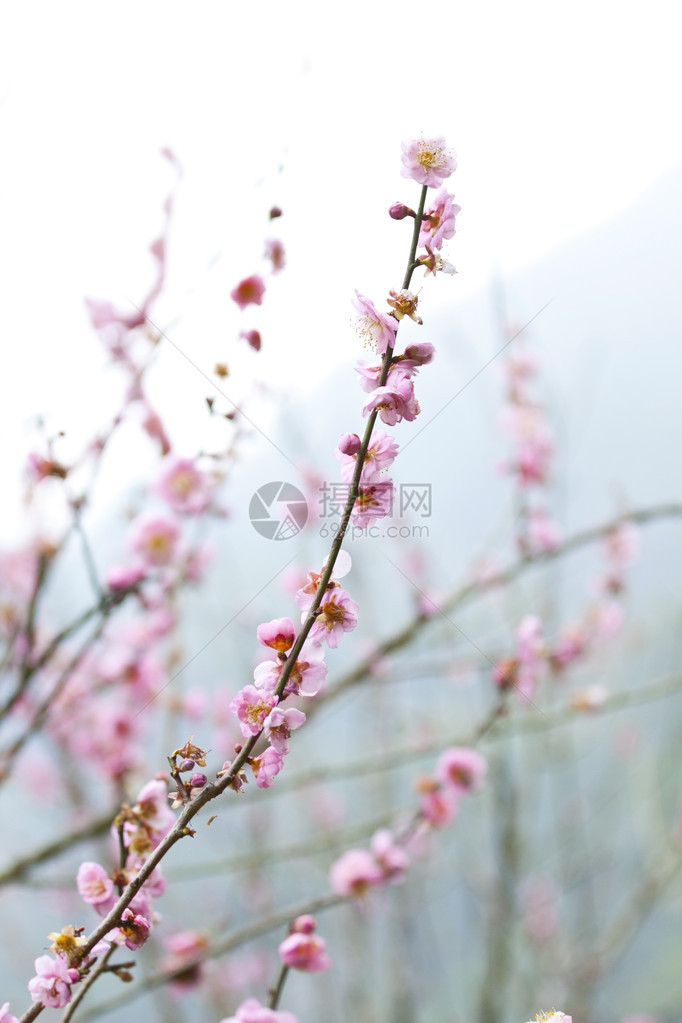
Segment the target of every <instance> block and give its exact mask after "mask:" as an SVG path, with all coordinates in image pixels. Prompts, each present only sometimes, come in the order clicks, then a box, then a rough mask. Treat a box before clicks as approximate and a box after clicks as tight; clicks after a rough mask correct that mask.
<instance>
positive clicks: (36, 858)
mask: <svg viewBox="0 0 682 1023" xmlns="http://www.w3.org/2000/svg"><path fill="white" fill-rule="evenodd" d="M119 809H120V807H119V806H118V805H117V806H115V807H112V809H111V810H109V811H108V812H107V813H106V814H103V815H102V816H101V817H96V818H95V820H93V821H90V823H89V824H85V825H84V826H83V827H82V828H78V829H76V830H75V831H71V832H69V834H67V835H62V837H61V838H58V839H57V840H56V841H54V842H50V843H49V844H48V845H44V846H43V847H42V849H37V850H36V851H35V852H33V853H29V855H28V856H25V857H24V858H23V859H21V860H17V862H16V863H14V864H12V866H11V867H7V868H6V869H5V870H3V871H2V873H0V885H4V884H12V883H13V882H15V881H21V880H22V879H23V878H24V877H25V876H26V874H27V873H28V872H29V870H31V869H32V868H33V867H36V866H38V864H40V863H45V862H46V861H47V860H51V859H52V858H53V857H55V856H59V854H60V853H63V852H65V851H66V850H67V849H70V848H71V847H72V846H74V845H78V843H79V842H86V841H88V839H90V838H99V837H100V836H101V835H105V834H106V833H107V832H108V830H109V828H110V827H111V822H112V821H113V819H114V817H115V816H116V814H117V813H118V811H119Z"/></svg>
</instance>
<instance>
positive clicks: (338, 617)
mask: <svg viewBox="0 0 682 1023" xmlns="http://www.w3.org/2000/svg"><path fill="white" fill-rule="evenodd" d="M358 610H359V609H358V605H357V604H356V603H355V601H354V600H351V598H350V596H349V594H348V593H346V591H345V590H343V589H341V587H340V586H337V587H336V588H335V589H333V590H332V591H331V592H329V591H328V592H327V593H326V594H325V596H324V598H323V600H322V603H321V604H320V609H319V611H318V612H317V617H316V619H315V621H314V622H313V627H312V628H311V630H310V638H311V639H312V640H315V641H317V642H320V641H324V642H325V643H327V645H328V646H330V647H331V648H332V649H335V648H336V647H337V646H338V645H339V641H340V639H341V638H342V636H343V634H344V632H352V631H353V629H355V628H356V627H357V624H358ZM305 617H306V612H305V611H304V612H303V616H302V620H303V621H305Z"/></svg>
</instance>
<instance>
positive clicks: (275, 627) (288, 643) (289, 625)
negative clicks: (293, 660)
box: [256, 618, 296, 653]
mask: <svg viewBox="0 0 682 1023" xmlns="http://www.w3.org/2000/svg"><path fill="white" fill-rule="evenodd" d="M256 635H257V636H258V642H259V643H262V644H263V646H269V647H271V648H272V649H273V650H277V652H278V653H286V651H287V650H290V649H291V647H292V646H293V645H294V640H295V639H296V630H295V628H294V624H293V622H292V621H291V620H290V619H289V618H275V619H274V620H273V621H271V622H263V624H262V625H259V626H258V628H257V630H256Z"/></svg>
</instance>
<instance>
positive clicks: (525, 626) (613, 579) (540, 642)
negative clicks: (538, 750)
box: [492, 522, 637, 711]
mask: <svg viewBox="0 0 682 1023" xmlns="http://www.w3.org/2000/svg"><path fill="white" fill-rule="evenodd" d="M636 549H637V534H636V530H635V528H634V526H633V525H632V524H631V523H627V522H624V523H621V524H620V525H619V526H618V527H617V528H616V529H614V530H611V531H610V532H608V533H607V534H606V535H605V536H604V540H603V551H604V555H605V558H606V567H605V569H604V571H603V572H602V574H601V575H600V577H599V578H598V580H597V582H596V585H595V589H596V591H597V599H596V600H595V601H593V602H592V603H591V604H589V605H588V607H587V609H586V611H585V613H584V616H583V620H582V621H581V622H577V623H575V622H574V623H570V624H568V625H564V626H562V627H561V628H560V629H559V630H558V632H557V635H556V638H555V639H554V640H553V641H550V640H549V639H547V638H546V637H545V636H544V635H543V625H542V621H541V620H540V618H539V617H538V616H537V615H525V616H524V618H522V620H521V621H520V622H519V624H518V626H517V628H516V631H515V650H514V652H513V654H512V656H510V657H506V658H503V659H501V660H499V661H498V662H497V663H496V664H495V666H494V668H493V671H492V678H493V681H494V682H495V684H496V685H497V686H498V687H500V688H501V689H507V688H513V689H514V690H515V691H516V693H517V695H518V697H519V699H520V700H521V701H522V702H523V703H529V702H530V701H531V700H532V699H533V697H534V695H535V692H536V690H537V687H538V684H539V682H540V681H541V679H542V678H543V676H544V675H547V674H551V675H554V676H559V675H561V674H562V673H563V672H564V671H565V670H566V668H568V667H569V666H570V665H572V664H574V663H575V662H576V661H578V660H579V659H580V658H584V657H585V656H586V655H587V654H588V653H589V652H590V651H591V649H592V647H593V646H594V645H595V643H597V642H598V641H599V640H603V639H605V638H608V637H609V636H611V635H613V633H615V632H616V631H617V630H618V629H619V628H620V625H621V623H622V619H623V609H622V606H621V604H620V602H619V599H618V598H619V597H620V596H621V595H622V592H623V590H624V588H625V583H626V576H625V573H626V569H627V567H628V565H629V564H630V562H631V561H632V559H633V558H634V556H635V552H636ZM607 695H608V694H607V692H606V690H605V689H604V687H603V686H601V685H597V684H595V685H592V686H590V687H588V688H587V689H584V690H582V691H580V692H577V693H575V694H574V696H573V698H572V705H573V707H574V709H576V710H582V711H589V710H596V709H597V708H598V707H600V706H601V705H602V704H603V703H604V701H605V699H606V697H607Z"/></svg>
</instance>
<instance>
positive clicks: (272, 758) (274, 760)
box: [249, 746, 284, 789]
mask: <svg viewBox="0 0 682 1023" xmlns="http://www.w3.org/2000/svg"><path fill="white" fill-rule="evenodd" d="M249 763H250V765H251V770H252V771H253V776H254V778H255V779H256V785H257V786H258V788H259V789H269V788H271V786H272V785H273V784H274V781H275V775H277V774H279V772H280V771H281V770H282V768H283V767H284V756H283V755H282V753H280V752H279V750H277V749H275V748H274V746H268V748H267V749H266V750H265V752H264V753H261V755H260V756H259V757H253V759H251V760H250V761H249Z"/></svg>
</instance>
